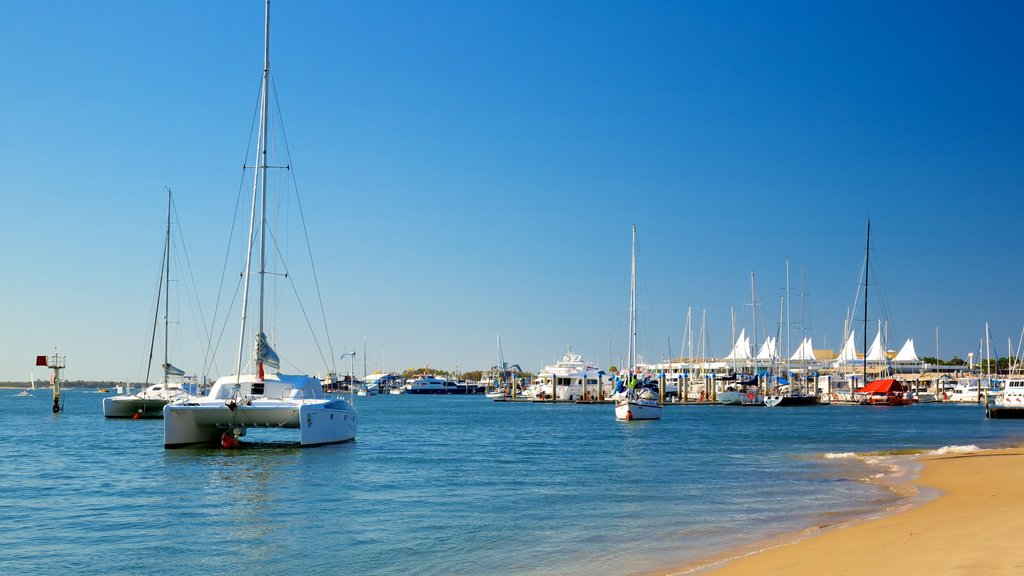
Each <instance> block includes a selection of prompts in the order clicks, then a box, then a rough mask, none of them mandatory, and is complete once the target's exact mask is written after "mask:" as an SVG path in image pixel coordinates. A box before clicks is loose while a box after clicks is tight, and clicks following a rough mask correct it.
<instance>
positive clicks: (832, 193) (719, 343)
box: [0, 0, 1024, 380]
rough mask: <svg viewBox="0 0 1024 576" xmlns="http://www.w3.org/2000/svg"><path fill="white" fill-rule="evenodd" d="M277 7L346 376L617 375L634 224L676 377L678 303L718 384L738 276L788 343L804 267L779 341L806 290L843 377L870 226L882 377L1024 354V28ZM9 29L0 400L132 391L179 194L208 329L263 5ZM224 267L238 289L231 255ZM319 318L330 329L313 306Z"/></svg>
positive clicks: (510, 7)
mask: <svg viewBox="0 0 1024 576" xmlns="http://www.w3.org/2000/svg"><path fill="white" fill-rule="evenodd" d="M272 10H273V16H272V19H273V67H274V74H275V82H276V87H277V95H278V98H279V101H280V106H281V110H282V112H283V114H284V124H285V127H286V129H287V135H288V143H289V146H290V149H291V156H292V161H293V166H294V174H295V176H296V179H297V182H298V189H299V192H300V195H301V199H302V204H303V207H304V208H305V210H306V219H307V223H308V225H309V227H310V243H311V245H312V250H313V255H314V258H315V260H316V262H317V266H318V268H317V273H318V275H319V280H320V283H321V287H322V290H323V299H324V306H325V309H326V315H327V320H328V323H329V325H330V332H331V339H332V342H333V344H334V347H335V354H336V355H338V354H340V352H341V351H342V350H344V349H353V348H355V349H358V350H359V351H360V359H359V364H362V358H361V353H362V341H363V337H364V335H365V337H366V342H367V345H366V346H367V352H368V364H369V367H370V369H371V370H373V369H375V368H378V367H380V365H381V362H382V358H383V363H384V365H385V367H386V368H388V369H404V368H407V367H411V366H417V365H423V364H427V363H429V364H430V365H431V366H437V367H441V368H446V369H450V368H452V367H453V365H455V364H456V363H457V364H458V366H459V367H460V368H461V369H474V368H483V367H487V366H489V365H491V364H492V363H493V362H494V358H495V333H496V332H500V333H501V335H502V343H503V348H504V354H505V357H506V359H508V360H509V361H512V362H517V363H519V364H521V365H522V366H523V367H524V368H526V369H532V370H537V369H539V368H541V367H542V366H543V365H544V364H546V363H548V362H550V361H551V360H553V359H554V358H556V357H557V356H559V355H561V353H562V351H563V350H564V348H565V345H566V344H572V345H573V347H574V349H575V350H576V351H578V352H580V353H582V354H583V355H584V356H586V357H587V358H589V359H591V360H594V361H597V362H599V363H600V364H601V365H602V366H604V365H607V364H608V359H609V347H610V348H611V350H612V355H613V357H617V356H619V355H620V354H622V353H624V343H625V336H626V334H625V332H626V307H627V305H628V300H629V279H628V272H629V238H630V231H629V230H630V224H633V223H636V224H637V226H638V234H639V239H640V241H639V243H640V262H641V274H640V278H639V280H640V283H641V302H640V304H641V307H642V310H641V314H640V320H641V323H642V324H641V330H640V332H641V342H640V349H641V353H642V354H643V355H644V356H645V357H647V358H648V359H652V360H660V359H661V358H663V357H664V356H667V355H668V353H669V346H670V345H671V347H672V348H673V353H674V354H678V351H679V348H680V345H681V339H682V332H683V325H684V322H685V317H686V307H687V306H688V305H692V306H693V307H694V310H695V315H697V316H698V317H699V314H700V311H702V310H704V309H706V310H707V316H708V319H709V327H708V333H709V338H710V345H711V350H712V352H715V353H718V354H725V353H726V352H727V350H728V347H729V344H730V342H729V340H730V333H731V324H730V308H735V310H736V315H737V318H738V322H739V326H738V327H744V326H749V324H750V319H749V318H750V307H749V302H750V300H751V298H750V271H751V270H756V271H757V277H758V291H759V293H760V299H761V300H762V302H764V304H765V306H764V310H763V312H762V314H763V316H764V317H765V318H766V319H767V320H768V321H769V323H770V329H771V330H772V331H773V332H774V331H775V326H776V324H777V323H778V320H777V318H778V307H779V301H778V299H779V297H780V295H781V294H782V292H783V288H784V286H785V259H786V257H787V256H789V257H790V258H791V261H792V270H793V272H792V283H793V286H794V289H793V292H792V294H793V302H792V311H793V312H792V316H793V321H794V322H795V321H796V319H797V318H798V317H799V314H798V310H799V300H798V299H797V296H796V295H797V293H798V292H799V290H798V288H797V287H798V285H799V270H800V268H801V267H803V269H804V270H805V277H806V287H807V292H808V293H809V296H808V297H806V298H805V299H804V304H805V318H807V325H808V334H809V335H812V336H813V337H814V343H815V347H817V348H833V349H838V347H839V343H840V341H841V339H842V332H843V322H844V318H845V317H846V313H847V308H848V307H850V306H852V305H853V303H854V294H855V292H856V290H857V282H858V279H859V278H860V273H861V270H860V269H861V266H862V264H863V250H864V231H865V230H864V229H865V223H866V221H867V219H868V218H871V220H872V233H873V234H872V235H873V243H872V248H873V250H874V251H875V253H876V254H877V256H878V259H877V261H876V262H877V271H878V273H879V275H880V277H881V282H882V283H881V285H879V286H877V289H878V290H879V291H881V292H883V293H884V295H885V297H886V300H887V302H888V307H887V310H885V311H881V310H878V309H874V308H873V310H872V312H871V314H869V316H870V317H871V318H872V319H875V318H879V317H885V318H886V319H888V321H889V323H890V331H891V333H892V334H893V335H894V339H896V340H898V342H891V343H890V347H893V348H895V347H898V346H899V344H900V343H902V341H903V340H904V339H906V338H908V337H912V338H914V339H915V340H916V342H917V349H918V353H919V354H921V355H932V354H934V353H935V329H936V327H938V328H939V330H940V350H939V354H940V356H942V357H945V358H948V357H950V356H952V355H954V354H956V355H959V356H961V357H966V355H967V353H968V352H971V351H973V350H976V349H977V348H978V342H979V339H980V338H981V337H982V336H983V331H984V324H985V322H986V321H988V322H990V323H991V327H992V336H993V345H994V346H996V347H998V350H999V351H1000V352H1001V354H1002V355H1005V354H1006V352H1005V350H1006V347H1007V344H1006V341H1007V338H1008V337H1012V338H1013V342H1014V345H1016V344H1017V339H1018V335H1019V333H1020V330H1021V327H1022V324H1024V313H1022V312H1024V300H1022V298H1021V297H1020V294H1021V291H1020V286H1021V285H1022V284H1024V272H1022V271H1021V268H1020V261H1021V252H1022V248H1024V246H1022V242H1021V233H1020V230H1021V213H1022V210H1021V208H1022V200H1021V192H1022V188H1024V186H1022V185H1024V138H1022V134H1024V69H1022V68H1024V66H1022V59H1024V45H1022V44H1024V6H1022V5H1021V4H1020V3H1018V2H984V3H967V2H934V1H927V2H898V3H892V2H843V3H832V2H824V3H823V2H811V1H809V2H780V3H765V2H710V1H709V2H642V3H636V2H595V1H586V2H561V1H554V2H552V1H548V0H545V1H538V2H528V1H527V2H523V1H515V2H497V1H496V2H477V1H466V2H452V1H441V2H390V1H384V2H359V3H354V2H333V1H319V2H317V1H307V2H277V3H275V4H274V5H273V6H272ZM3 12H4V15H3V18H0V67H2V69H3V71H4V80H3V82H2V90H0V108H2V109H3V110H4V114H3V118H4V121H3V128H2V130H0V163H2V164H0V165H2V170H0V194H2V199H3V209H2V211H0V243H2V246H3V248H2V254H3V259H2V261H0V264H2V268H3V271H4V272H3V276H2V278H3V284H2V288H0V290H2V292H0V294H2V298H0V323H2V326H3V328H4V329H3V330H2V331H0V349H2V350H3V351H4V352H3V354H2V356H0V358H2V359H3V362H2V363H0V380H25V379H27V377H28V375H29V371H30V370H31V369H32V361H33V358H34V356H35V355H36V354H42V353H47V352H49V351H52V349H53V347H54V346H58V347H59V348H60V351H61V353H62V354H66V355H67V356H68V366H69V370H68V376H69V377H70V378H72V379H112V380H124V379H137V378H139V375H140V373H141V365H142V359H143V356H144V353H145V350H146V348H147V346H148V330H149V329H150V325H151V322H152V309H153V300H154V295H155V286H156V283H157V277H158V275H159V258H160V253H161V249H162V242H163V218H164V202H165V197H164V187H165V186H170V187H172V188H173V189H174V191H175V194H176V204H177V216H178V220H179V223H180V225H181V238H182V239H183V240H184V244H185V246H186V247H187V249H188V256H189V260H190V262H191V265H192V273H193V274H194V278H195V282H194V284H195V287H196V294H195V298H196V299H197V300H198V301H199V302H200V303H201V304H202V305H203V308H204V313H205V314H206V315H207V316H210V315H211V314H212V311H213V308H214V306H215V302H216V298H217V290H218V286H219V282H220V278H221V273H222V272H221V271H222V268H223V267H222V263H223V261H224V254H225V247H226V245H227V244H226V242H227V240H226V239H227V230H228V229H229V228H230V226H231V224H232V218H233V214H234V212H233V210H234V205H235V204H234V203H235V200H236V197H237V193H238V188H239V178H240V166H241V164H242V162H243V161H244V158H245V153H246V149H247V146H249V141H248V136H249V130H250V122H251V119H252V114H253V110H254V108H255V106H256V99H257V92H258V87H259V80H260V73H261V63H262V26H263V5H262V3H261V2H260V1H259V0H250V1H247V2H240V1H231V2H194V1H179V2H135V1H131V2H129V1H106V2H90V3H83V2H52V1H36V0H33V1H13V2H7V3H5V5H4V9H3ZM229 268H230V270H229V271H228V272H227V275H228V277H230V278H235V277H237V274H238V271H239V266H238V263H237V259H231V261H230V262H229ZM301 276H302V275H301V274H299V273H297V272H296V273H295V277H294V280H295V281H296V284H297V285H304V286H308V285H309V284H310V280H309V278H308V275H307V276H306V277H301ZM178 284H181V285H182V286H175V287H172V290H174V293H181V292H183V290H182V288H183V287H184V285H186V284H191V282H188V283H186V282H179V283H178ZM872 289H876V287H873V288H872ZM289 290H290V288H289ZM229 297H230V295H229ZM179 298H180V300H178V301H177V302H176V303H175V304H173V305H172V317H174V318H176V319H177V320H178V321H179V322H180V323H179V324H175V325H174V332H175V336H174V339H173V341H172V349H173V352H172V360H173V362H174V363H175V364H177V365H180V366H182V367H183V368H185V369H187V370H189V371H190V372H195V371H198V370H199V369H200V368H201V366H202V363H203V358H202V356H203V355H202V349H203V348H204V347H205V342H202V343H200V342H199V341H198V340H199V338H198V337H197V336H196V334H197V333H198V332H200V331H201V330H199V329H197V328H196V324H197V321H196V320H195V319H194V318H193V315H192V312H191V311H190V309H189V305H188V300H187V299H186V298H185V297H184V296H181V297H179ZM304 304H305V305H306V306H307V308H308V309H310V310H311V314H312V315H313V316H314V319H315V318H317V317H318V312H317V310H318V303H317V301H316V300H315V296H314V297H313V299H312V300H308V301H305V302H304ZM883 312H884V314H883ZM225 313H227V317H228V318H230V320H229V324H228V325H227V326H228V328H227V330H226V332H227V333H228V334H229V335H228V336H226V337H225V342H226V343H225V344H222V346H221V349H220V354H221V357H222V358H223V359H222V360H220V361H219V362H218V370H219V371H218V372H216V373H212V374H210V375H211V376H217V375H219V374H220V373H224V372H226V371H227V370H229V369H230V363H231V362H230V357H231V356H233V354H234V351H233V350H234V347H235V344H234V343H233V342H231V341H232V340H234V339H236V338H237V336H235V335H234V332H235V330H236V328H235V325H236V324H237V319H235V316H237V310H235V309H234V308H232V309H231V310H229V311H227V312H225V311H224V310H221V311H220V312H219V314H220V317H219V318H218V319H217V322H219V323H221V324H222V323H223V322H224V321H225V320H224V316H225ZM858 317H859V316H858ZM289 318H290V319H287V321H282V322H281V325H280V327H279V328H278V330H277V331H276V332H275V335H276V337H277V340H278V346H277V348H278V351H279V352H280V353H281V355H282V357H284V358H286V360H287V361H288V363H289V365H290V366H297V367H299V368H300V369H302V370H304V371H307V372H310V373H317V372H321V373H322V372H323V371H324V370H325V367H324V365H323V363H322V362H321V361H320V356H319V354H317V353H316V352H315V351H313V349H312V348H311V347H310V344H309V339H308V337H307V335H308V330H307V329H306V328H305V323H304V322H303V321H302V319H301V318H295V317H294V315H293V316H290V317H289ZM212 322H213V321H211V320H210V319H209V318H207V323H208V324H209V323H212ZM221 324H217V326H218V328H217V329H218V330H219V329H220V325H221ZM799 329H800V327H799V326H794V330H795V331H799ZM748 330H749V328H748ZM859 341H860V335H859V331H858V346H860V345H859ZM227 342H230V343H227ZM200 344H201V345H200ZM795 346H796V344H794V348H795ZM335 364H341V363H340V362H338V361H335ZM347 365H348V361H347V360H346V361H345V363H344V366H345V367H346V370H347ZM340 367H341V366H339V368H340ZM357 372H358V373H361V372H362V367H361V366H358V367H357ZM36 375H37V377H39V376H42V374H40V373H38V372H37V374H36Z"/></svg>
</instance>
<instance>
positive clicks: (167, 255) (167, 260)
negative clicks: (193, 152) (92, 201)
mask: <svg viewBox="0 0 1024 576" xmlns="http://www.w3.org/2000/svg"><path fill="white" fill-rule="evenodd" d="M164 246H165V248H164V271H165V272H164V366H163V368H164V398H167V394H168V391H167V380H168V374H169V373H170V366H171V365H170V363H169V362H168V360H167V349H168V344H167V336H168V334H169V329H170V323H171V320H170V317H171V308H170V306H171V298H170V293H171V189H170V188H168V189H167V235H166V237H165V238H164ZM147 380H148V379H147Z"/></svg>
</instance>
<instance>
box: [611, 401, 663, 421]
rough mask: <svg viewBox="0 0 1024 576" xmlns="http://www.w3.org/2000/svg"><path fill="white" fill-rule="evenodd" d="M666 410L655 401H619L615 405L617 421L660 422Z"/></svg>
mask: <svg viewBox="0 0 1024 576" xmlns="http://www.w3.org/2000/svg"><path fill="white" fill-rule="evenodd" d="M663 409H664V408H663V407H662V405H661V404H660V403H658V402H656V401H654V400H642V399H638V400H619V401H617V402H616V403H615V419H616V420H659V419H661V412H662V410H663Z"/></svg>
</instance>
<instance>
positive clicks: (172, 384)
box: [103, 188, 189, 420]
mask: <svg viewBox="0 0 1024 576" xmlns="http://www.w3.org/2000/svg"><path fill="white" fill-rule="evenodd" d="M171 209H172V194H171V189H170V188H168V189H167V228H166V232H165V236H164V251H163V257H162V258H161V270H160V280H161V282H160V285H161V287H162V288H163V296H164V302H163V311H164V362H163V365H162V368H163V371H164V374H163V377H162V378H161V379H160V382H159V383H157V384H153V385H152V386H147V387H146V388H144V389H143V390H142V391H140V392H139V393H137V394H132V393H130V392H129V391H127V390H126V391H125V392H124V393H119V394H117V395H116V396H109V397H107V398H104V399H103V416H104V417H106V418H133V419H136V420H138V419H141V418H163V415H164V406H166V405H167V404H169V403H171V402H176V401H179V400H184V399H186V398H188V396H189V393H188V392H187V391H186V390H185V388H184V386H183V384H184V376H185V372H184V371H183V370H181V369H180V368H177V367H175V366H172V365H171V363H170V362H168V348H169V345H168V334H169V326H170V314H169V313H168V305H169V303H170V290H171V272H170V265H171ZM159 299H160V298H159V294H158V296H157V300H158V306H159ZM159 313H160V310H159V308H158V309H157V314H158V315H159ZM157 318H158V317H155V318H154V322H153V336H152V338H151V339H150V342H149V358H150V360H152V358H153V348H154V345H155V344H156V332H157V331H156V328H157V325H158V323H159V322H158V320H157ZM146 381H147V382H148V381H149V366H147V367H146Z"/></svg>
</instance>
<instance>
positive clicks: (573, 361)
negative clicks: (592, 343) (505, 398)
mask: <svg viewBox="0 0 1024 576" xmlns="http://www.w3.org/2000/svg"><path fill="white" fill-rule="evenodd" d="M614 388H615V383H614V381H613V380H612V378H611V376H609V375H607V374H605V373H604V372H603V371H602V370H600V369H599V368H598V367H597V366H595V365H594V364H593V363H591V362H588V361H586V360H584V359H583V356H581V355H579V354H575V353H573V351H572V349H571V348H570V349H569V350H568V351H567V352H566V353H565V355H564V356H562V358H561V360H559V361H557V362H555V363H554V364H549V365H548V366H545V367H544V369H543V370H541V371H540V372H538V373H537V376H535V377H534V379H533V382H531V383H530V385H529V386H528V387H527V388H526V390H524V391H523V396H524V397H526V398H531V399H533V400H545V401H546V400H551V399H555V400H559V401H564V402H572V401H575V400H603V399H604V398H607V397H608V396H609V395H611V393H612V390H614Z"/></svg>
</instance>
